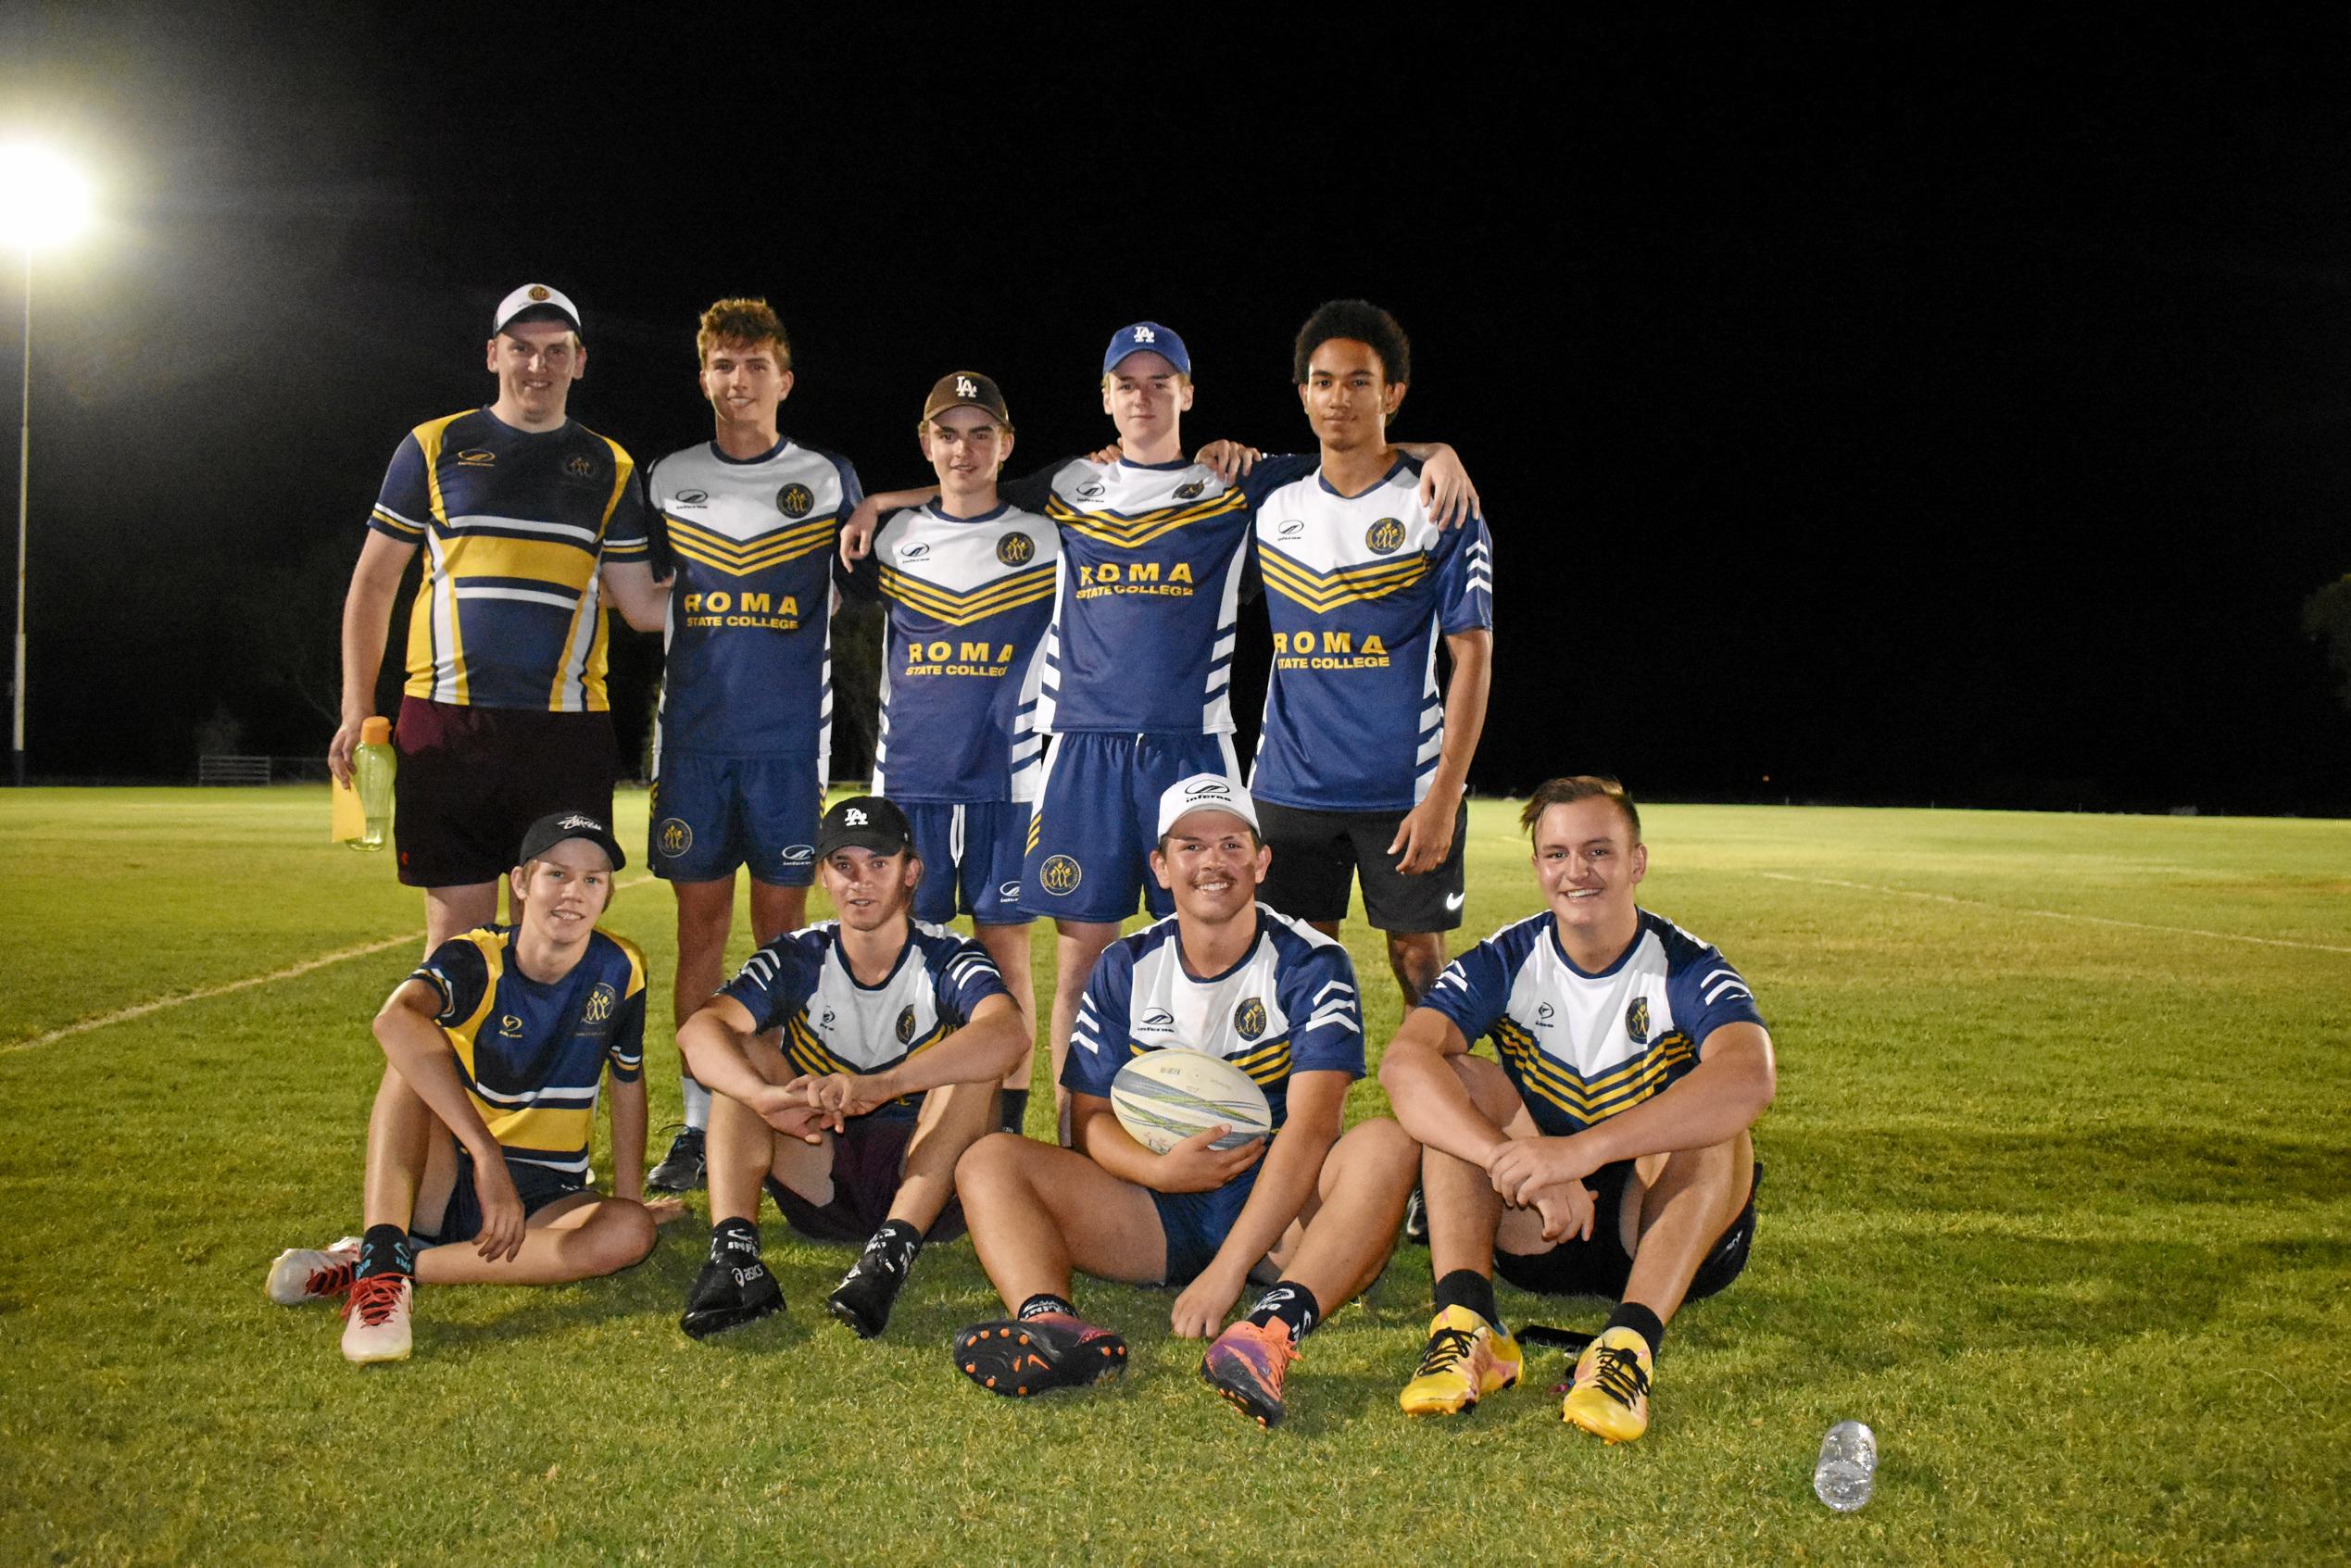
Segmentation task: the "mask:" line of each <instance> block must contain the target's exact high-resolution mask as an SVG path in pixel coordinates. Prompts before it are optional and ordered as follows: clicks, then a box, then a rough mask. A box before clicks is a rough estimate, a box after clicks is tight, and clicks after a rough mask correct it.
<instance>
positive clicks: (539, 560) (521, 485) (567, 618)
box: [368, 408, 651, 713]
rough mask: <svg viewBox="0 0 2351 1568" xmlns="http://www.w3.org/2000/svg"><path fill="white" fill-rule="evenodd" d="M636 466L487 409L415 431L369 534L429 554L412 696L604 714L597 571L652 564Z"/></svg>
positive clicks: (599, 439) (584, 436)
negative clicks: (614, 564) (518, 425)
mask: <svg viewBox="0 0 2351 1568" xmlns="http://www.w3.org/2000/svg"><path fill="white" fill-rule="evenodd" d="M646 525H647V513H646V510H645V503H644V501H643V500H642V499H640V498H639V496H638V495H637V488H636V464H635V461H634V460H633V459H632V458H630V457H629V455H628V454H627V453H626V452H624V451H622V449H621V445H620V443H618V442H616V441H612V440H610V439H609V438H607V437H605V436H601V435H598V434H597V433H595V432H594V431H592V430H590V429H588V428H587V427H586V426H585V425H584V424H581V423H580V422H579V421H578V420H566V421H565V422H564V424H563V426H562V428H561V429H559V430H550V431H526V430H517V429H515V428H514V427H513V426H512V425H509V424H508V423H507V422H506V421H504V420H500V419H499V418H497V416H496V415H494V414H492V413H491V412H490V411H489V410H488V409H487V408H471V409H468V410H467V411H466V412H464V413H462V414H451V415H450V416H449V417H448V418H446V419H441V420H432V421H430V422H429V423H426V424H421V425H419V426H417V427H416V429H414V430H412V431H410V432H409V434H408V438H407V439H406V440H404V441H402V442H401V443H400V448H399V450H398V451H396V452H395V453H394V454H393V455H392V466H391V468H390V469H389V470H386V471H385V473H384V476H383V493H382V494H381V495H379V496H378V497H377V498H376V503H375V511H374V512H373V514H372V515H371V516H370V517H369V519H368V526H369V527H370V528H372V529H374V530H375V531H376V532H377V533H383V534H386V535H388V536H390V537H392V538H394V539H397V540H398V541H400V542H401V543H402V544H404V545H421V546H424V551H425V568H424V583H423V586H422V587H421V588H420V589H419V590H418V592H417V596H416V608H415V610H414V611H413V612H412V613H411V614H410V616H409V680H408V684H407V685H406V686H405V687H404V688H403V690H405V691H406V692H407V693H408V695H409V696H414V697H422V698H425V699H427V700H429V701H432V702H444V703H453V704H455V705H457V706H459V707H471V708H527V709H545V710H547V711H548V712H552V713H601V712H603V711H604V710H605V696H604V649H605V621H604V613H603V607H602V604H601V603H600V599H599V588H598V583H597V575H596V572H597V566H598V565H599V564H600V563H601V562H603V561H622V562H632V563H634V562H645V561H648V560H649V559H650V558H651V546H650V543H649V541H648V538H647V528H646Z"/></svg>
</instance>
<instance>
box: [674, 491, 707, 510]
mask: <svg viewBox="0 0 2351 1568" xmlns="http://www.w3.org/2000/svg"><path fill="white" fill-rule="evenodd" d="M709 500H710V492H709V491H707V490H681V491H679V492H678V493H677V497H676V499H675V500H673V501H672V502H671V503H670V504H671V505H672V506H673V507H699V506H702V505H705V504H706V503H707V502H709Z"/></svg>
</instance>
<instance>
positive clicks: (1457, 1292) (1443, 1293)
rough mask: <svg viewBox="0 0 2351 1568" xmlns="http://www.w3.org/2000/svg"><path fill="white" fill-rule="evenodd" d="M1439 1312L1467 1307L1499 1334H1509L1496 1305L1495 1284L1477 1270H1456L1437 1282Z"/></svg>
mask: <svg viewBox="0 0 2351 1568" xmlns="http://www.w3.org/2000/svg"><path fill="white" fill-rule="evenodd" d="M1436 1297H1437V1310H1438V1311H1440V1312H1441V1311H1444V1310H1445V1309H1446V1308H1448V1307H1466V1308H1468V1309H1469V1310H1470V1311H1473V1312H1476V1313H1477V1315H1478V1316H1479V1317H1481V1318H1484V1319H1485V1320H1486V1321H1487V1322H1488V1323H1492V1324H1493V1325H1494V1332H1495V1333H1497V1334H1502V1333H1507V1332H1508V1331H1507V1330H1506V1329H1504V1328H1503V1327H1502V1312H1501V1311H1500V1309H1498V1308H1497V1307H1496V1306H1495V1305H1494V1282H1493V1281H1492V1280H1490V1279H1488V1278H1487V1277H1486V1276H1485V1275H1484V1274H1481V1273H1478V1272H1477V1270H1476V1269H1455V1270H1454V1271H1453V1272H1452V1273H1449V1274H1447V1275H1446V1276H1445V1277H1444V1278H1443V1279H1440V1280H1439V1281H1438V1282H1437V1292H1436Z"/></svg>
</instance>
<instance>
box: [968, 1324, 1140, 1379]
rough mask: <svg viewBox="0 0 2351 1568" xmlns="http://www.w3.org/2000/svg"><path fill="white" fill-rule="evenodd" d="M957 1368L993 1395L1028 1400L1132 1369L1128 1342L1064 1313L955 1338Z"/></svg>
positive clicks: (978, 1329)
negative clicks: (1032, 1395)
mask: <svg viewBox="0 0 2351 1568" xmlns="http://www.w3.org/2000/svg"><path fill="white" fill-rule="evenodd" d="M955 1365H956V1367H957V1369H958V1370H959V1371H961V1372H962V1374H963V1375H964V1376H965V1377H968V1378H970V1379H971V1380H972V1381H973V1382H974V1383H976V1384H978V1385H979V1386H981V1387H983V1388H985V1389H987V1391H988V1392H990V1393H992V1394H1006V1395H1010V1396H1011V1397H1012V1398H1014V1399H1026V1398H1027V1397H1028V1396H1030V1395H1031V1394H1042V1393H1044V1392H1045V1391H1046V1390H1047V1389H1049V1388H1087V1387H1090V1386H1093V1385H1095V1384H1097V1383H1100V1382H1102V1381H1104V1380H1105V1379H1107V1378H1113V1377H1116V1376H1117V1375H1118V1374H1121V1373H1123V1372H1125V1370H1126V1341H1125V1340H1124V1339H1121V1338H1120V1337H1119V1336H1117V1335H1115V1334H1113V1333H1112V1332H1111V1331H1110V1330H1109V1329H1107V1328H1097V1327H1095V1326H1094V1325H1093V1324H1092V1323H1087V1322H1086V1321H1084V1320H1083V1319H1080V1318H1073V1317H1070V1316H1069V1315H1067V1314H1066V1313H1062V1312H1047V1313H1045V1314H1044V1315H1042V1316H1040V1317H1034V1318H1025V1319H1019V1320H1013V1321H1006V1322H999V1323H975V1324H974V1325H973V1326H972V1327H970V1328H967V1329H965V1330H963V1331H962V1333H961V1334H958V1335H957V1336H955Z"/></svg>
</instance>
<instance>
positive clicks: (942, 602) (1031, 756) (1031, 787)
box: [858, 502, 1061, 805]
mask: <svg viewBox="0 0 2351 1568" xmlns="http://www.w3.org/2000/svg"><path fill="white" fill-rule="evenodd" d="M1060 561H1061V541H1060V539H1059V537H1058V536H1057V535H1056V533H1055V532H1054V528H1053V525H1052V523H1050V522H1049V521H1046V520H1045V519H1044V518H1042V517H1039V516H1037V514H1036V513H1035V512H1025V511H1022V510H1020V509H1019V508H1015V507H1012V506H1010V505H1006V506H999V507H998V508H996V509H995V510H994V511H992V512H989V513H987V515H985V516H982V517H974V518H955V517H949V516H947V515H945V514H944V513H942V512H940V511H939V510H938V509H937V503H936V502H933V503H932V504H931V505H929V506H924V507H911V508H906V509H905V510H903V511H897V512H892V513H891V514H890V516H889V518H888V520H887V521H885V522H884V523H883V524H882V526H881V528H880V530H879V531H878V532H877V533H875V534H874V562H875V563H876V565H877V566H878V568H879V574H878V577H876V576H875V574H874V573H873V572H865V573H861V574H860V576H859V579H858V580H859V581H863V580H865V579H867V578H873V579H874V582H875V589H874V591H875V592H877V593H879V594H880V596H882V598H883V599H884V600H885V601H886V603H887V605H888V607H889V634H888V637H887V639H886V644H885V646H884V647H883V650H882V705H881V725H880V729H881V734H880V738H879V740H878V741H877V742H876V743H875V745H874V794H876V795H886V796H887V797H890V798H891V799H892V800H896V801H899V802H900V803H901V804H903V803H907V802H912V801H928V802H944V803H946V804H949V805H967V804H970V803H972V802H974V801H981V800H1033V799H1035V798H1036V797H1037V776H1038V774H1039V773H1040V772H1041V771H1042V768H1041V763H1042V762H1043V759H1044V746H1045V742H1044V737H1043V736H1042V735H1040V734H1038V733H1037V722H1036V718H1037V682H1036V680H1035V678H1034V675H1035V671H1037V652H1038V650H1039V648H1040V647H1041V646H1043V643H1044V639H1045V626H1046V623H1047V622H1048V621H1050V620H1051V619H1052V616H1053V585H1054V579H1055V576H1056V574H1057V572H1058V570H1059V566H1060Z"/></svg>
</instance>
